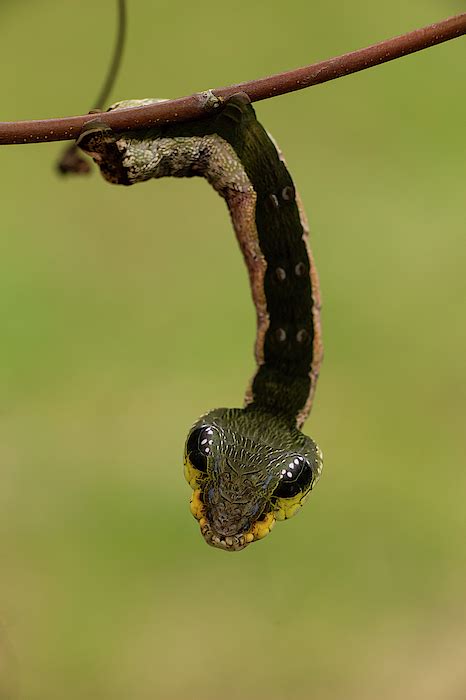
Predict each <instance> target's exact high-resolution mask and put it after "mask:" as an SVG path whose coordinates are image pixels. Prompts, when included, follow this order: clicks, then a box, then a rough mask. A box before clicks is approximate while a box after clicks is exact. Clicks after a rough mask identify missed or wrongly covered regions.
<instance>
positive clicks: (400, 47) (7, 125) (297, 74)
mask: <svg viewBox="0 0 466 700" xmlns="http://www.w3.org/2000/svg"><path fill="white" fill-rule="evenodd" d="M464 34H466V13H463V14H460V15H456V16H455V17H450V18H448V19H445V20H443V21H441V22H437V23H436V24H432V25H430V26H428V27H424V28H422V29H416V30H414V31H413V32H409V33H407V34H403V35H401V36H398V37H395V38H394V39H388V40H386V41H381V42H380V43H378V44H374V45H373V46H369V47H367V48H365V49H360V50H358V51H352V52H351V53H347V54H344V55H343V56H337V57H336V58H331V59H329V60H327V61H322V62H321V63H315V64H313V65H311V66H306V67H305V68H298V69H296V70H292V71H288V72H286V73H279V74H277V75H273V76H270V77H267V78H260V79H259V80H253V81H251V82H246V83H239V84H237V85H230V86H228V87H223V88H219V89H215V90H213V91H212V92H213V94H214V95H216V96H217V97H220V98H226V97H229V96H230V95H233V94H234V93H235V92H246V93H247V94H248V95H249V97H250V99H251V101H252V102H257V101H259V100H265V99H268V98H269V97H275V96H276V95H284V94H285V93H287V92H293V91H294V90H302V89H303V88H306V87H310V86H311V85H318V84H320V83H324V82H326V81H328V80H335V78H340V77H342V76H345V75H349V74H350V73H356V72H357V71H361V70H365V69H366V68H371V67H372V66H376V65H379V64H380V63H386V62H387V61H393V60H394V59H395V58H400V57H401V56H405V55H407V54H410V53H414V52H415V51H421V50H422V49H427V48H429V47H430V46H434V45H436V44H441V43H442V42H444V41H449V40H450V39H456V38H457V37H459V36H462V35H464ZM205 105H206V100H205V95H204V94H203V93H200V94H195V95H191V96H189V97H181V98H179V99H176V100H168V101H167V102H160V103H156V104H153V105H147V106H144V107H131V108H128V109H122V110H115V111H113V112H109V113H105V123H106V124H108V126H111V127H112V128H114V129H116V130H124V129H143V128H147V127H148V126H154V125H161V124H168V123H170V122H179V121H186V120H189V119H196V118H199V117H200V116H202V115H203V114H205V113H206V106H205ZM103 116H104V115H101V117H100V121H102V118H103ZM94 118H95V117H94ZM92 119H93V117H90V116H89V115H88V114H85V115H82V116H79V117H65V118H61V119H38V120H34V121H22V122H0V144H12V143H17V144H18V143H37V142H39V141H65V140H69V139H75V138H76V137H77V136H78V134H79V132H80V131H81V129H82V127H83V126H84V124H86V123H87V122H89V121H92Z"/></svg>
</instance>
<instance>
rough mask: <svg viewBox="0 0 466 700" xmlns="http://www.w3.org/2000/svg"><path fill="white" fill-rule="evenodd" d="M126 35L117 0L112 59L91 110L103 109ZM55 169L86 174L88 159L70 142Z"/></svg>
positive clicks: (121, 5)
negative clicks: (115, 31) (115, 33)
mask: <svg viewBox="0 0 466 700" xmlns="http://www.w3.org/2000/svg"><path fill="white" fill-rule="evenodd" d="M125 36H126V0H117V36H116V40H115V47H114V49H113V55H112V60H111V61H110V66H109V68H108V71H107V75H106V76H105V80H104V83H103V85H102V87H101V89H100V92H99V95H98V97H97V99H96V100H95V102H94V106H93V108H92V110H91V112H100V111H102V110H103V109H104V107H105V103H106V102H107V100H108V98H109V95H110V92H111V90H112V87H113V85H114V83H115V78H116V76H117V75H118V71H119V68H120V64H121V59H122V57H123V49H124V45H125ZM56 167H57V169H58V172H60V173H61V174H62V175H69V174H73V175H87V174H88V173H89V172H90V166H89V161H88V160H87V159H86V158H84V157H83V154H82V151H81V150H80V149H79V148H78V147H77V146H76V144H74V143H72V144H71V145H69V146H67V147H66V148H65V149H64V151H63V153H62V154H61V156H60V158H59V159H58V161H57V166H56Z"/></svg>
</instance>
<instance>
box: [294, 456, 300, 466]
mask: <svg viewBox="0 0 466 700" xmlns="http://www.w3.org/2000/svg"><path fill="white" fill-rule="evenodd" d="M293 462H294V463H295V464H296V466H297V467H298V466H299V459H298V458H297V457H296V459H294V460H293Z"/></svg>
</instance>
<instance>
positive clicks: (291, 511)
mask: <svg viewBox="0 0 466 700" xmlns="http://www.w3.org/2000/svg"><path fill="white" fill-rule="evenodd" d="M309 493H310V491H308V493H306V494H304V495H303V494H302V493H298V494H297V495H296V496H293V498H277V501H276V503H275V509H274V515H275V518H276V519H277V520H288V518H292V517H293V515H295V514H296V513H297V512H298V510H299V509H300V508H301V506H302V505H303V504H304V502H305V500H306V498H307V497H308V495H309Z"/></svg>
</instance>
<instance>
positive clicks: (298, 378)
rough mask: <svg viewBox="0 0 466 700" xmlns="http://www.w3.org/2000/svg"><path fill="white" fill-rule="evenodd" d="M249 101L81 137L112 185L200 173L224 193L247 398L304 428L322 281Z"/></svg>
mask: <svg viewBox="0 0 466 700" xmlns="http://www.w3.org/2000/svg"><path fill="white" fill-rule="evenodd" d="M245 97H246V96H243V95H236V96H233V97H232V98H230V99H229V100H228V101H227V102H226V103H225V105H224V106H223V107H222V108H220V109H219V111H218V112H216V113H215V114H214V115H211V116H209V117H206V118H204V119H201V120H198V121H196V122H189V123H184V124H173V125H168V126H166V127H163V128H160V129H157V130H149V131H134V132H125V133H114V132H113V131H112V130H110V129H108V127H106V128H102V125H100V124H98V123H95V124H93V125H90V126H89V127H88V128H87V129H86V130H85V131H84V132H83V133H82V135H81V136H80V139H79V140H78V142H79V145H80V146H81V148H82V149H83V150H84V151H85V152H87V153H88V154H89V155H91V156H92V157H93V158H94V160H95V161H96V163H97V164H98V165H99V167H100V169H101V171H102V174H103V175H104V177H105V178H106V179H107V180H109V181H110V182H114V183H118V184H125V185H130V184H134V183H136V182H141V181H144V180H148V179H151V178H159V177H165V176H174V177H193V176H202V177H205V178H206V180H207V181H208V182H209V183H210V184H211V185H212V186H213V188H214V189H215V190H216V191H217V192H218V193H219V194H220V195H221V196H222V197H223V198H224V199H225V201H226V203H227V206H228V209H229V211H230V215H231V219H232V223H233V227H234V229H235V233H236V236H237V239H238V243H239V245H240V248H241V251H242V253H243V256H244V259H245V262H246V265H247V268H248V271H249V278H250V283H251V290H252V296H253V301H254V305H255V308H256V313H257V337H256V346H255V355H256V360H257V364H258V368H257V371H256V373H255V375H254V377H253V379H252V380H251V384H250V387H249V389H248V391H247V394H246V404H247V405H248V406H250V407H251V408H255V407H258V408H261V409H263V410H265V411H267V412H270V413H273V414H274V415H280V416H282V417H284V418H285V419H286V420H287V421H289V422H290V423H292V424H295V425H297V426H298V427H300V426H301V425H302V423H303V422H304V420H305V419H306V417H307V415H308V414H309V411H310V408H311V401H312V397H313V394H314V390H315V385H316V381H317V377H318V372H319V366H320V362H321V359H322V340H321V332H320V316H319V311H320V297H319V285H318V279H317V273H316V270H315V267H314V263H313V260H312V256H311V253H310V250H309V245H308V227H307V221H306V217H305V214H304V212H303V209H302V206H301V202H300V200H299V196H298V194H297V192H296V190H295V187H294V184H293V181H292V179H291V176H290V174H289V172H288V170H287V168H286V165H285V162H284V160H283V157H282V155H281V153H280V151H279V149H278V148H277V146H276V144H275V143H274V141H273V140H272V139H271V137H270V136H269V135H268V134H267V132H266V131H265V130H264V129H263V127H262V126H261V125H260V124H259V123H258V121H257V119H256V116H255V112H254V110H253V108H252V106H251V105H250V104H249V101H248V100H247V98H246V99H245ZM132 104H134V101H132ZM125 106H126V103H118V107H125Z"/></svg>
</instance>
